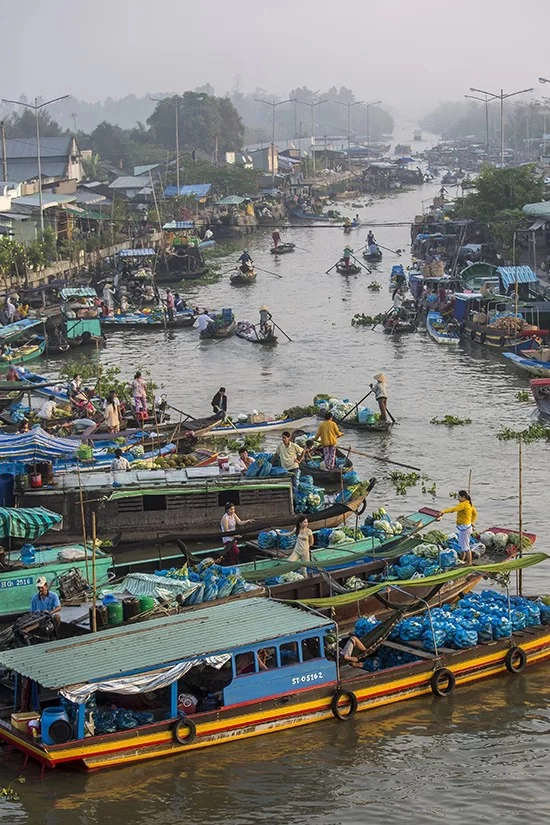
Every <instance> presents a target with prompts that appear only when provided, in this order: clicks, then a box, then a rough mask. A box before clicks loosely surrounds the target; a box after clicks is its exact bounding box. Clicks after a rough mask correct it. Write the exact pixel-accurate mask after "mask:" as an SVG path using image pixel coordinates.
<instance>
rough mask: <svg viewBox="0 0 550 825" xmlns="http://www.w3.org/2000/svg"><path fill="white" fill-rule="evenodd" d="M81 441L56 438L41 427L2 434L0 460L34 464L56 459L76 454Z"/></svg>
mask: <svg viewBox="0 0 550 825" xmlns="http://www.w3.org/2000/svg"><path fill="white" fill-rule="evenodd" d="M79 446H80V441H76V440H71V439H69V438H56V437H55V436H53V435H49V434H48V433H47V432H45V431H44V430H43V429H42V428H41V427H36V428H35V429H33V430H30V432H28V433H14V434H12V435H0V462H2V463H9V462H12V463H16V462H19V463H20V464H32V463H33V462H35V461H55V459H62V458H70V457H72V456H74V455H75V453H76V451H77V450H78V448H79Z"/></svg>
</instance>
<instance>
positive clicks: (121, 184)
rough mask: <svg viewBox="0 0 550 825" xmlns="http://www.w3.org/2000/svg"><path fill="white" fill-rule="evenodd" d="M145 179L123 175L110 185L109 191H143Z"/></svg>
mask: <svg viewBox="0 0 550 825" xmlns="http://www.w3.org/2000/svg"><path fill="white" fill-rule="evenodd" d="M144 182H145V179H144V178H143V177H134V175H121V176H120V177H119V178H116V180H114V181H113V182H112V183H110V184H109V189H143V184H144Z"/></svg>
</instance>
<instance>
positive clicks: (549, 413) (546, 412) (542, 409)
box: [529, 378, 550, 419]
mask: <svg viewBox="0 0 550 825" xmlns="http://www.w3.org/2000/svg"><path fill="white" fill-rule="evenodd" d="M529 383H530V385H531V392H532V393H533V398H534V399H535V403H536V405H537V409H538V411H539V414H540V415H541V416H542V417H543V418H547V419H550V378H532V379H531V381H530V382H529Z"/></svg>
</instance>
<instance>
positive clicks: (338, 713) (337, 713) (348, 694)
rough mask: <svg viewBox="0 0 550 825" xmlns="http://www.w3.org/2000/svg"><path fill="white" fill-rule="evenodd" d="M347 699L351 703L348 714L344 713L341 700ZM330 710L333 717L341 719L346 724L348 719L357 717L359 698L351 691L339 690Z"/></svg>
mask: <svg viewBox="0 0 550 825" xmlns="http://www.w3.org/2000/svg"><path fill="white" fill-rule="evenodd" d="M341 699H347V700H348V701H349V709H348V712H347V713H343V712H342V708H341V707H340V700H341ZM330 709H331V711H332V715H333V716H334V717H335V718H336V719H339V720H340V721H341V722H345V721H346V719H351V717H352V716H355V713H356V712H357V696H356V695H355V693H353V691H351V690H340V689H339V690H337V691H336V693H335V694H334V696H333V697H332V699H331V702H330Z"/></svg>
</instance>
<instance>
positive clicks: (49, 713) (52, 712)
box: [40, 705, 69, 745]
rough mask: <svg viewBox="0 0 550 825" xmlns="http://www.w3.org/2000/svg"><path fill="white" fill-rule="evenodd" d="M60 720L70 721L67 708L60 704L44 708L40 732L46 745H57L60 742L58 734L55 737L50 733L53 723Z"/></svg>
mask: <svg viewBox="0 0 550 825" xmlns="http://www.w3.org/2000/svg"><path fill="white" fill-rule="evenodd" d="M59 721H63V722H66V723H67V724H68V723H69V717H68V716H67V712H66V710H65V708H62V707H61V706H60V705H54V706H53V707H51V708H44V710H43V711H42V716H41V718H40V733H41V736H42V742H43V743H44V744H45V745H57V744H58V743H59V742H58V737H57V736H56V738H55V739H54V738H53V736H52V734H51V733H50V728H51V727H52V725H53V724H54V723H55V722H59ZM65 741H67V740H65Z"/></svg>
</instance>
